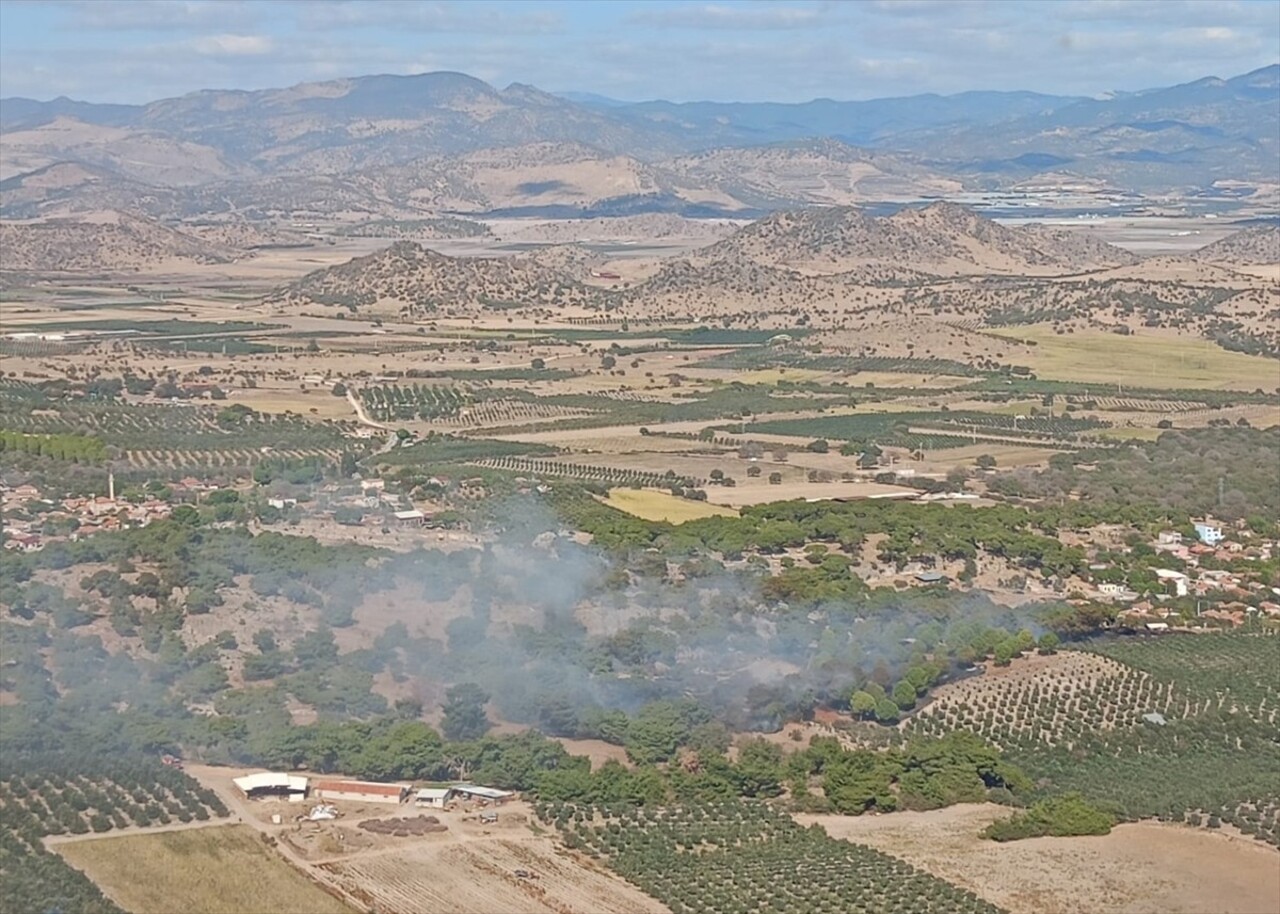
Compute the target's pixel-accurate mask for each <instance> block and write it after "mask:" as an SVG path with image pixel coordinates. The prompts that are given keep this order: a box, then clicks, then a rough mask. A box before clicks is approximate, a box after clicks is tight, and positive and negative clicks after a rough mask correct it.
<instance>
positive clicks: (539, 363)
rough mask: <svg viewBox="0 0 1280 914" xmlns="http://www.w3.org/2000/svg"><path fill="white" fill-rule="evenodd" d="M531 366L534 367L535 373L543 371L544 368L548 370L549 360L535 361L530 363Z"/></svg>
mask: <svg viewBox="0 0 1280 914" xmlns="http://www.w3.org/2000/svg"><path fill="white" fill-rule="evenodd" d="M529 365H530V367H532V368H533V370H534V371H542V369H544V368H546V367H547V360H546V359H534V360H533V361H532V362H530V363H529Z"/></svg>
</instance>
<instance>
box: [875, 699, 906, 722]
mask: <svg viewBox="0 0 1280 914" xmlns="http://www.w3.org/2000/svg"><path fill="white" fill-rule="evenodd" d="M900 716H901V711H900V709H899V708H898V706H897V705H896V704H894V703H893V702H892V701H890V700H889V699H887V698H883V699H881V700H880V701H879V702H877V703H876V720H878V721H880V723H882V724H894V723H897V722H898V718H899V717H900Z"/></svg>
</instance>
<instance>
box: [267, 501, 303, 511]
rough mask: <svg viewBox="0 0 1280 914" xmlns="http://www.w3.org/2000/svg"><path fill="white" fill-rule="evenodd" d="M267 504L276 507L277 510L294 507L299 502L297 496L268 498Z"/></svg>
mask: <svg viewBox="0 0 1280 914" xmlns="http://www.w3.org/2000/svg"><path fill="white" fill-rule="evenodd" d="M267 504H268V505H270V506H271V507H273V508H275V509H276V510H277V511H283V510H284V509H285V508H292V507H295V506H296V505H297V504H298V499H296V498H268V499H267Z"/></svg>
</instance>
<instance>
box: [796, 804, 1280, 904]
mask: <svg viewBox="0 0 1280 914" xmlns="http://www.w3.org/2000/svg"><path fill="white" fill-rule="evenodd" d="M1008 814H1009V810H1008V809H1005V808H1004V807H1000V806H995V805H992V804H981V805H975V804H965V805H960V806H952V807H949V808H947V809H940V810H935V811H933V812H899V813H894V814H893V815H889V816H857V817H853V816H831V815H799V816H796V820H797V821H798V822H800V824H802V825H812V824H818V825H821V826H822V827H823V828H824V829H826V831H827V833H828V834H830V835H831V836H832V837H834V838H844V839H846V840H849V841H854V842H857V843H860V844H869V845H871V846H872V847H874V848H877V849H878V850H881V851H884V852H886V853H889V854H893V855H894V856H897V857H901V858H902V859H904V860H906V861H907V862H909V863H912V864H914V865H915V866H918V867H920V868H921V869H924V870H927V871H928V872H930V873H932V874H933V875H935V876H938V877H940V878H942V879H945V880H947V881H948V882H951V883H953V884H955V885H959V886H962V887H964V888H967V889H969V890H970V891H972V892H974V893H976V894H977V895H980V896H981V897H983V898H985V899H987V900H988V901H991V902H993V903H995V904H998V905H1000V906H1001V907H1004V908H1006V909H1008V910H1009V911H1010V912H1012V914H1270V912H1274V911H1277V910H1280V853H1277V852H1276V851H1275V849H1273V848H1268V847H1263V846H1261V845H1259V844H1257V843H1256V842H1253V841H1249V840H1247V839H1243V838H1236V837H1233V836H1229V835H1224V834H1212V833H1209V832H1204V831H1197V830H1194V829H1191V828H1187V827H1184V826H1179V825H1164V824H1158V823H1148V822H1141V823H1135V824H1129V825H1119V826H1117V827H1116V828H1114V829H1113V830H1112V832H1111V834H1110V835H1102V836H1093V837H1083V838H1030V839H1027V840H1023V841H1013V842H1010V843H1007V844H997V843H996V842H994V841H988V840H986V839H984V838H981V837H979V833H980V832H981V831H982V829H983V828H985V827H986V826H987V825H988V824H990V823H991V822H993V821H995V820H996V819H1000V818H1003V817H1005V816H1007V815H1008Z"/></svg>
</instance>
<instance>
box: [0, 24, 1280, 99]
mask: <svg viewBox="0 0 1280 914" xmlns="http://www.w3.org/2000/svg"><path fill="white" fill-rule="evenodd" d="M1278 59H1280V0H1181V2H1164V0H1136V2H1133V0H1047V2H1045V0H993V2H987V0H865V2H856V0H848V2H832V0H794V2H769V0H758V2H751V0H747V2H738V0H715V2H696V0H694V2H674V0H653V2H640V0H615V2H591V0H576V2H575V0H550V2H542V0H525V2H512V0H492V2H486V0H466V2H457V0H454V2H450V0H423V2H416V0H261V2H257V0H86V2H81V0H0V96H11V95H23V96H28V97H35V98H52V97H54V96H57V95H69V96H71V97H73V98H79V99H85V100H89V101H112V102H145V101H149V100H152V99H156V98H164V97H169V96H174V95H181V94H183V93H186V92H191V91H196V90H198V89H203V88H234V89H257V88H268V87H277V86H289V85H293V84H295V83H299V82H307V81H312V80H324V79H334V78H339V77H345V76H358V75H364V74H370V73H419V72H425V71H430V70H459V71H462V72H465V73H469V74H471V75H473V76H478V77H480V78H481V79H484V80H486V81H488V82H491V83H493V84H495V85H497V86H499V87H501V86H505V85H507V84H508V83H511V82H522V83H529V84H532V85H535V86H538V87H539V88H542V89H547V90H549V91H566V90H576V91H585V92H596V93H599V94H602V95H608V96H613V97H616V98H623V99H643V98H668V99H673V100H676V101H690V100H697V99H714V100H720V101H803V100H807V99H811V98H821V97H825V98H837V99H865V98H877V97H883V96H891V95H911V94H916V93H920V92H939V93H953V92H961V91H965V90H970V89H1033V90H1036V91H1040V92H1050V93H1060V94H1082V95H1095V94H1098V93H1101V92H1105V91H1108V90H1111V89H1123V90H1135V89H1142V88H1148V87H1152V86H1161V85H1168V84H1171V83H1177V82H1187V81H1190V80H1193V79H1197V78H1199V77H1201V76H1209V75H1213V76H1223V77H1229V76H1234V75H1237V74H1239V73H1243V72H1246V71H1248V70H1252V69H1255V68H1257V67H1261V66H1266V65H1268V64H1271V63H1275V62H1276V61H1277V60H1278Z"/></svg>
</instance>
